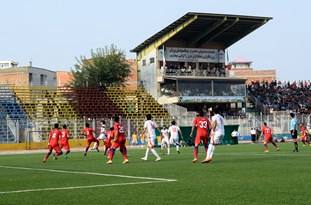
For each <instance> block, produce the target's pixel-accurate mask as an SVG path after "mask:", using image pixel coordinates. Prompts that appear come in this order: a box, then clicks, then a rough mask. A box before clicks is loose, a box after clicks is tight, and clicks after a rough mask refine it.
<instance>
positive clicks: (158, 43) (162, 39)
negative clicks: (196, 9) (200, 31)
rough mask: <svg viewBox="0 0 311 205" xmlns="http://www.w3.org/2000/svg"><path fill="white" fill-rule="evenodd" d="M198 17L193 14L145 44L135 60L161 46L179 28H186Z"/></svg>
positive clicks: (177, 31)
mask: <svg viewBox="0 0 311 205" xmlns="http://www.w3.org/2000/svg"><path fill="white" fill-rule="evenodd" d="M197 18H198V16H197V15H195V16H193V17H192V18H190V19H189V20H187V21H186V22H184V23H182V24H181V25H179V26H178V27H176V28H173V29H172V30H170V31H169V32H167V33H166V34H165V35H163V36H162V37H160V38H159V39H157V40H156V41H154V42H153V43H152V44H150V45H149V46H147V47H146V48H144V49H143V50H142V51H140V52H139V53H138V54H137V60H141V59H142V58H143V57H144V56H146V55H147V54H148V53H150V52H151V51H153V50H154V49H156V48H158V47H159V46H161V45H162V44H164V43H165V42H166V41H168V40H169V39H170V38H172V37H173V36H175V35H176V34H177V33H179V32H180V31H181V30H183V29H184V28H186V27H187V26H188V25H190V24H191V23H192V22H194V21H195V20H196V19H197Z"/></svg>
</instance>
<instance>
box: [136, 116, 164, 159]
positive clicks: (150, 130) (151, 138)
mask: <svg viewBox="0 0 311 205" xmlns="http://www.w3.org/2000/svg"><path fill="white" fill-rule="evenodd" d="M146 118H147V120H146V121H145V124H144V130H143V132H142V133H141V135H145V134H146V133H147V143H148V144H147V150H146V154H145V156H144V157H143V158H141V159H142V160H147V159H148V154H149V151H151V152H152V154H153V155H154V156H155V157H156V160H155V161H160V160H161V157H160V156H159V155H158V153H157V151H156V150H155V149H154V146H155V139H156V132H155V131H156V129H157V130H158V131H159V132H160V130H159V128H158V125H157V124H156V123H155V122H154V121H153V120H152V117H151V115H150V114H147V116H146ZM160 133H161V132H160ZM161 135H162V134H161Z"/></svg>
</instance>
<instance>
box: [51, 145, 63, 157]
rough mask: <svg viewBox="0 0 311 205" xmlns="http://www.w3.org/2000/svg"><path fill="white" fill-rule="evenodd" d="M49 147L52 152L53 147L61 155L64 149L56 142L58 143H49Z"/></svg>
mask: <svg viewBox="0 0 311 205" xmlns="http://www.w3.org/2000/svg"><path fill="white" fill-rule="evenodd" d="M48 149H49V151H50V152H51V151H53V149H54V151H55V152H56V155H60V154H61V153H62V150H61V149H60V147H59V145H58V144H56V145H49V146H48Z"/></svg>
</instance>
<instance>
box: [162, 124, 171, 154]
mask: <svg viewBox="0 0 311 205" xmlns="http://www.w3.org/2000/svg"><path fill="white" fill-rule="evenodd" d="M161 134H162V140H161V150H164V148H167V155H169V154H170V136H169V133H168V129H167V128H166V127H163V128H162V129H161Z"/></svg>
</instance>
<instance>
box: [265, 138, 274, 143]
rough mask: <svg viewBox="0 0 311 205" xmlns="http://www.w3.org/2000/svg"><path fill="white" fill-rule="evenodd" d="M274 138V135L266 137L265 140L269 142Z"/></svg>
mask: <svg viewBox="0 0 311 205" xmlns="http://www.w3.org/2000/svg"><path fill="white" fill-rule="evenodd" d="M272 140H273V138H272V137H265V142H266V143H269V142H272Z"/></svg>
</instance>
